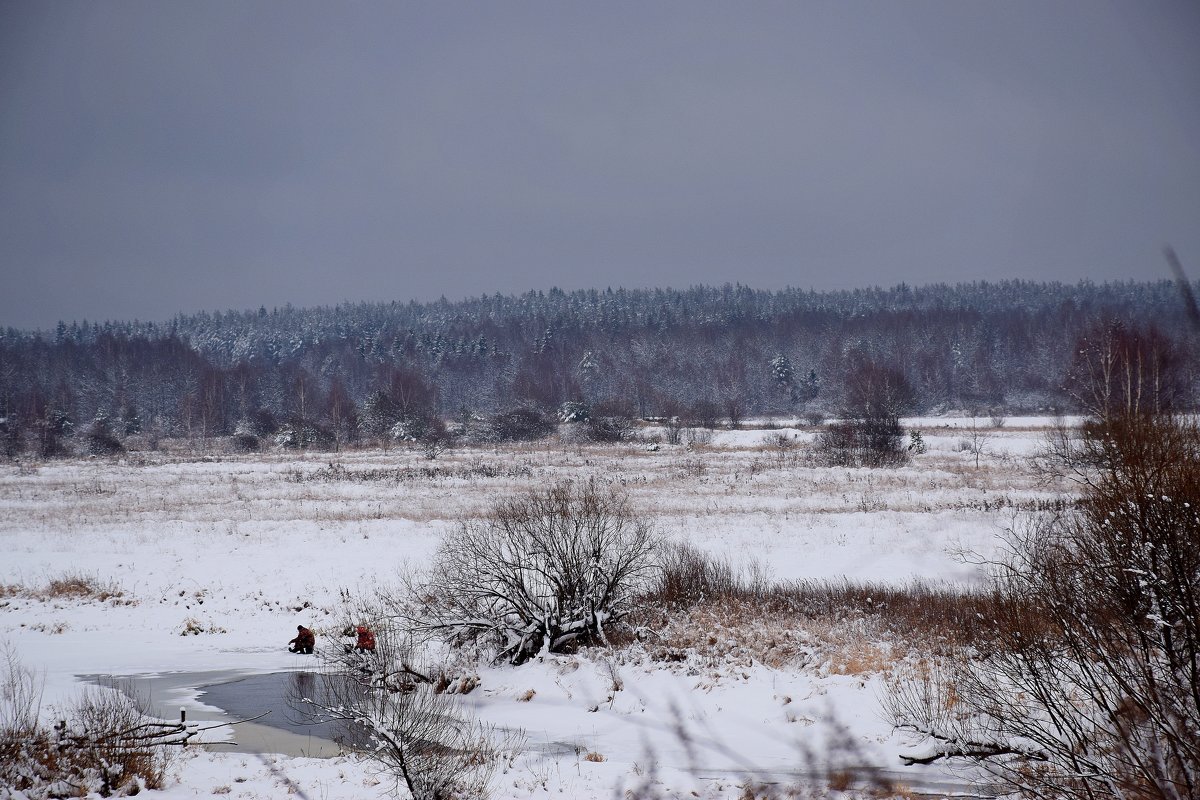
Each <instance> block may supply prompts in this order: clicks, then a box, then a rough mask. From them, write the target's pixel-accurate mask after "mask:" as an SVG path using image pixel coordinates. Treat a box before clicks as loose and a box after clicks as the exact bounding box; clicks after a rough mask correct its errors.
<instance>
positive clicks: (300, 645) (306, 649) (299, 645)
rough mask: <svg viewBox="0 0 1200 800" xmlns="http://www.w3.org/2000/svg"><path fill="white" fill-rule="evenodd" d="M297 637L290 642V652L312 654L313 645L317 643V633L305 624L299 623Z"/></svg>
mask: <svg viewBox="0 0 1200 800" xmlns="http://www.w3.org/2000/svg"><path fill="white" fill-rule="evenodd" d="M296 630H297V631H299V633H297V634H296V638H295V639H292V640H291V641H290V642H288V652H289V653H303V654H304V655H312V651H313V645H315V644H316V643H317V637H316V634H314V633H313V632H312V631H310V630H309V629H308V628H306V627H304V626H303V625H297V626H296Z"/></svg>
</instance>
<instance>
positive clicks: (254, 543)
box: [0, 418, 1063, 799]
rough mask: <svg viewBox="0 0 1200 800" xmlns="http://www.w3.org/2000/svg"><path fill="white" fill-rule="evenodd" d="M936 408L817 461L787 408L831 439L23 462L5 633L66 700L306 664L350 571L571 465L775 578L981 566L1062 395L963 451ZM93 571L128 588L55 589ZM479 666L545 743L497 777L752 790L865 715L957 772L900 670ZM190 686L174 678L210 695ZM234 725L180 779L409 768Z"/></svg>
mask: <svg viewBox="0 0 1200 800" xmlns="http://www.w3.org/2000/svg"><path fill="white" fill-rule="evenodd" d="M913 422H914V424H918V425H920V426H921V428H922V430H923V431H924V436H925V441H926V443H927V445H928V446H929V452H928V453H926V454H924V455H921V456H918V457H917V458H916V459H915V460H914V462H913V464H912V465H911V466H908V467H905V468H902V469H898V470H853V469H816V468H806V467H804V466H801V463H802V462H800V461H797V459H796V455H797V453H800V452H802V449H794V450H791V451H781V450H779V449H778V448H775V447H773V446H772V445H771V437H775V436H778V435H779V434H780V433H785V434H787V435H790V436H793V437H794V438H795V439H797V440H798V441H799V442H801V443H804V442H806V441H807V440H809V439H810V438H811V434H809V433H806V432H804V431H793V430H790V429H784V430H782V431H780V430H746V431H733V432H717V433H716V434H714V435H713V437H712V440H711V442H708V443H706V444H702V445H697V446H695V447H692V448H690V449H687V448H684V447H679V446H675V447H672V446H667V445H663V446H661V447H660V449H658V450H657V451H649V450H647V449H646V448H645V447H644V446H635V445H629V446H618V447H596V446H584V447H580V446H577V445H571V444H563V443H558V442H550V443H538V444H534V445H529V446H516V447H509V448H502V449H500V450H498V451H497V450H491V449H473V450H454V451H450V452H447V453H446V454H444V455H443V456H442V457H441V458H439V459H438V460H437V461H426V460H424V459H423V458H421V456H420V454H419V453H416V452H414V451H410V450H405V449H392V450H391V451H390V452H382V451H369V452H353V453H343V454H320V455H316V454H314V455H308V456H293V455H286V456H285V455H274V454H272V455H262V456H244V457H243V456H230V455H222V454H209V455H208V456H196V457H194V458H193V459H192V460H184V459H180V458H169V457H165V456H161V455H157V454H145V455H142V454H131V455H130V456H129V457H127V458H126V459H124V460H121V461H103V460H95V461H69V462H53V463H49V464H44V465H38V466H24V467H20V468H18V467H15V466H3V467H0V552H2V553H3V554H4V556H3V559H2V561H0V642H4V643H7V645H8V646H9V647H11V648H12V649H13V650H14V651H15V652H16V653H17V654H18V656H19V657H20V659H21V660H22V661H23V662H24V663H25V664H26V665H28V666H30V667H33V668H35V669H37V670H39V671H40V672H41V673H42V674H44V676H45V701H46V709H45V713H46V714H47V715H48V716H50V715H53V714H54V713H55V711H54V707H55V706H58V705H61V704H63V703H65V702H66V701H67V700H68V699H69V698H70V697H71V696H72V694H73V693H75V692H77V691H78V689H79V686H80V678H79V676H82V675H97V674H99V675H114V676H133V675H143V676H144V675H147V674H168V673H196V672H210V671H212V672H215V671H235V672H239V673H258V672H273V671H286V670H295V669H297V668H298V667H299V666H302V662H301V661H300V660H299V659H300V658H301V657H298V656H294V655H291V654H289V653H287V652H286V651H285V650H284V647H283V645H284V643H285V642H286V641H287V640H288V639H289V638H291V636H293V635H294V631H295V627H296V625H297V624H306V625H309V626H310V627H313V628H314V629H315V630H317V632H318V634H319V635H320V636H321V639H326V637H331V636H335V635H336V631H337V630H339V629H340V628H341V626H342V625H343V624H344V622H345V621H346V620H345V618H344V616H343V615H342V614H341V613H340V611H341V608H340V606H339V590H341V589H343V588H348V589H351V590H356V591H363V590H366V591H369V590H370V587H371V586H373V585H376V584H378V583H380V582H383V583H386V582H389V581H391V580H392V579H393V578H394V576H395V575H396V574H397V572H398V570H400V569H401V568H404V567H405V566H406V565H407V566H408V567H409V568H416V569H419V568H420V567H421V566H422V565H423V564H425V563H427V561H428V559H429V557H430V554H431V553H432V552H433V549H434V547H435V546H436V543H437V541H438V539H439V537H440V535H441V534H442V533H443V532H444V531H445V530H446V529H447V527H448V526H451V525H453V524H455V523H456V522H457V521H459V520H462V519H464V518H468V517H470V516H473V515H477V514H479V513H481V512H482V511H484V510H485V509H486V508H487V506H488V505H489V503H491V502H492V501H493V500H494V499H495V498H496V497H498V496H501V495H503V494H505V493H508V492H511V491H514V490H517V489H520V488H524V487H529V486H541V485H545V484H547V483H549V482H552V481H555V480H558V479H562V478H567V477H570V478H586V477H592V476H594V477H596V478H597V479H599V480H603V481H611V482H615V483H618V484H620V485H621V486H623V487H625V488H626V489H627V490H628V492H629V494H630V496H631V498H632V501H633V503H634V504H635V506H636V507H638V508H639V509H641V510H642V511H644V512H645V513H646V514H649V515H652V516H653V517H655V518H656V520H657V522H658V524H659V526H660V527H661V529H662V530H663V531H665V532H666V533H667V534H668V535H670V536H671V537H674V538H677V539H680V540H686V541H689V542H691V543H693V544H695V545H697V546H699V547H701V548H703V549H705V550H708V551H710V552H713V553H717V554H721V555H724V556H727V557H728V558H730V559H731V560H733V561H734V562H735V563H741V564H746V563H748V562H750V561H752V560H754V561H757V562H759V563H761V564H764V565H766V566H767V567H768V569H769V570H770V572H771V574H772V575H773V576H774V577H775V578H779V579H787V578H841V577H848V578H852V579H860V580H872V581H883V582H890V583H905V582H908V581H911V580H913V579H916V578H921V579H926V580H932V581H950V582H955V583H970V582H972V581H978V580H979V578H980V575H979V573H978V568H977V567H975V566H972V565H971V564H970V563H968V562H966V561H964V560H963V559H962V558H961V556H960V555H959V554H960V553H961V552H962V551H964V550H968V551H973V552H977V553H982V554H985V555H986V554H989V553H991V552H992V550H993V548H994V547H995V546H996V541H997V536H998V534H999V533H1000V532H1001V531H1002V530H1003V529H1004V527H1005V526H1007V525H1009V524H1011V523H1012V521H1013V518H1014V515H1015V514H1017V513H1018V509H1020V508H1022V507H1028V506H1029V505H1030V504H1031V503H1032V502H1034V501H1037V500H1045V499H1049V498H1053V497H1055V496H1056V495H1057V494H1059V493H1060V492H1061V491H1062V490H1063V487H1061V486H1053V485H1042V484H1041V483H1040V482H1039V479H1037V478H1035V477H1034V476H1033V475H1032V473H1031V471H1030V470H1029V468H1028V465H1027V462H1026V456H1028V455H1029V454H1030V453H1032V452H1033V451H1034V450H1035V449H1036V447H1037V446H1038V444H1039V442H1040V440H1041V433H1040V429H1041V428H1043V427H1045V426H1046V425H1047V424H1048V420H1022V419H1010V420H1008V421H1007V422H1006V424H1005V425H1004V427H1002V428H999V429H993V428H991V427H990V424H991V423H990V422H986V424H987V426H988V427H986V428H985V427H984V426H985V420H983V419H980V420H978V421H977V423H978V426H979V427H980V428H981V429H982V436H983V438H982V439H981V441H982V445H983V446H982V456H981V458H980V461H979V464H980V465H979V467H978V468H976V466H975V457H974V456H973V455H971V454H970V453H969V452H965V451H964V450H963V442H964V424H965V426H966V427H967V428H969V427H970V426H971V420H970V419H969V418H967V419H966V420H963V419H949V420H947V419H945V418H933V419H928V420H919V421H913ZM943 426H953V427H943ZM331 464H336V465H340V466H341V467H343V468H344V469H345V470H347V471H349V472H350V473H351V474H357V475H359V476H360V477H363V476H364V475H365V473H366V472H367V471H369V470H377V471H379V473H380V474H378V475H376V476H374V477H375V478H377V479H372V480H345V479H324V478H328V477H330V476H331V475H333V476H334V477H336V475H334V473H333V471H332V470H331V469H330V465H331ZM398 468H399V469H400V470H401V472H400V473H395V472H394V471H395V470H397V469H398ZM425 470H436V472H435V473H433V474H428V473H426V472H423V471H425ZM384 471H393V472H391V473H388V474H386V475H385V474H384ZM343 477H344V476H343ZM397 478H399V479H397ZM69 576H84V577H87V578H89V579H91V581H92V582H93V584H99V585H102V586H104V587H106V588H107V589H108V590H109V592H110V593H111V594H112V595H113V596H111V597H108V598H107V599H100V598H99V597H95V596H93V597H89V598H83V599H80V598H71V597H56V596H53V595H52V593H50V592H49V591H48V587H49V586H50V584H51V582H52V581H54V580H57V579H61V578H64V577H69ZM326 640H327V639H326ZM319 641H320V640H319ZM613 670H616V673H617V674H618V675H619V677H620V678H621V681H622V683H623V687H624V688H623V689H622V690H621V691H618V692H613V691H612V689H611V686H612V674H613ZM480 676H481V678H482V681H483V682H482V686H481V688H480V690H477V691H476V692H474V693H472V694H471V695H469V696H468V699H469V701H470V702H471V704H472V705H473V706H475V707H476V709H477V710H478V712H479V714H480V716H481V717H482V718H483V719H485V720H487V721H489V722H492V723H494V724H497V725H499V726H502V727H504V728H508V729H518V728H519V729H522V730H523V731H524V735H525V738H526V742H527V745H526V748H525V752H524V753H523V754H522V755H521V756H520V757H519V758H517V760H516V761H515V762H514V763H513V764H512V766H511V767H510V768H509V769H508V770H507V772H506V773H504V774H502V775H498V776H497V778H496V780H495V782H494V785H493V788H494V795H495V796H497V797H508V796H513V797H528V796H531V795H539V794H541V793H549V794H553V795H557V796H565V797H611V796H613V793H614V791H618V790H619V788H620V787H631V786H641V785H643V784H646V783H647V782H654V781H657V782H658V783H657V784H655V785H656V786H657V788H659V789H669V790H670V791H677V792H681V793H686V792H688V791H691V790H695V791H697V792H699V793H700V794H701V795H702V796H708V795H711V796H730V797H736V796H738V794H739V792H740V788H739V784H740V783H741V782H742V781H743V780H744V776H745V773H746V771H747V770H754V771H757V772H759V773H760V774H762V773H765V774H767V775H768V776H773V777H774V778H776V779H778V780H781V781H790V780H793V779H796V778H798V777H803V776H802V774H800V773H801V772H802V769H803V768H804V767H803V765H804V764H805V763H807V762H805V759H804V758H803V757H802V753H803V752H804V751H806V750H810V751H824V750H827V749H828V745H829V744H830V742H831V740H832V739H836V738H837V731H838V730H839V729H841V728H845V729H846V730H848V731H849V738H850V740H852V742H853V745H854V747H853V749H855V750H856V756H855V757H856V758H858V759H860V760H863V761H864V762H866V763H873V764H876V765H879V766H881V767H883V768H886V769H887V770H888V771H889V775H890V776H891V777H894V778H897V779H899V780H901V781H902V782H904V783H906V784H908V785H911V786H913V787H914V788H916V789H925V790H928V791H931V792H945V791H950V790H952V789H954V788H955V783H954V779H953V778H952V777H948V776H946V775H945V773H943V772H938V771H931V770H928V769H926V770H924V771H922V770H920V769H919V768H909V769H908V770H907V771H906V770H904V769H903V768H901V767H899V761H898V759H897V758H896V752H897V750H898V749H899V748H900V746H901V745H900V740H899V739H897V738H896V737H895V736H893V735H892V733H891V731H890V730H889V729H888V726H887V724H886V723H885V722H884V721H883V719H882V717H881V714H880V712H879V704H878V697H879V692H880V687H881V681H882V677H881V675H880V674H879V672H878V671H871V672H860V673H857V674H840V672H839V671H838V670H834V669H831V668H830V664H828V663H826V664H812V663H810V664H804V665H794V666H791V667H786V666H785V667H783V668H778V669H773V668H770V667H767V666H764V665H762V664H761V663H757V662H750V663H746V664H735V663H732V662H729V663H723V664H718V665H715V666H712V667H711V668H708V669H700V670H696V669H683V668H672V669H669V668H666V667H664V666H663V665H661V664H655V663H652V662H649V661H642V662H638V661H636V660H630V659H628V658H618V659H615V660H613V661H609V660H608V659H607V658H605V657H601V655H600V654H596V653H592V654H590V655H589V656H587V657H565V656H564V657H555V658H552V659H550V660H548V661H545V662H542V663H534V664H529V665H526V666H523V667H519V668H499V667H489V668H482V669H481V670H480ZM164 686H165V684H164ZM187 689H188V687H183V689H182V691H180V692H179V693H178V694H177V695H171V696H170V697H169V698H167V699H168V700H169V701H170V702H172V703H173V702H175V701H176V700H177V699H179V698H182V703H183V704H184V705H190V707H192V708H193V709H195V711H196V713H202V712H203V710H204V707H203V705H202V704H200V703H198V702H197V701H196V699H195V697H196V695H195V692H189V691H187ZM529 690H533V692H534V693H533V695H532V698H531V699H528V700H523V699H522V698H524V697H526V696H527V695H528V693H529ZM164 691H165V689H164ZM158 699H162V698H158ZM593 707H596V710H594V711H593V710H591V709H592V708H593ZM210 711H211V709H210ZM679 731H683V732H684V735H683V737H681V736H680V735H679V733H678V732H679ZM226 735H227V734H226ZM220 736H221V734H218V735H217V737H216V738H220ZM229 749H230V748H228V747H225V748H224V749H223V750H222V749H218V750H216V751H208V750H204V749H201V748H189V749H188V750H187V751H185V752H184V753H181V755H180V757H179V758H178V759H177V760H176V762H175V766H174V772H173V775H174V776H175V777H174V780H175V782H174V783H173V784H172V785H171V786H170V787H169V788H168V789H167V790H166V791H164V792H162V793H161V795H160V796H162V797H167V798H175V797H196V796H209V795H210V794H212V793H217V794H229V796H231V797H273V796H278V795H280V794H282V793H285V792H290V793H293V794H295V795H296V796H301V797H308V798H314V799H315V798H331V799H332V798H343V797H345V798H350V797H372V796H389V795H390V793H391V792H392V789H393V787H392V785H391V783H390V782H389V781H388V780H387V779H386V778H385V777H383V776H378V775H375V774H374V773H373V772H372V770H371V768H370V767H369V765H365V764H363V763H360V762H358V761H355V760H353V759H350V758H346V757H335V758H304V757H297V756H295V755H294V753H293V755H290V756H289V755H264V754H252V753H244V752H232V753H231V752H229ZM291 749H293V750H294V748H291ZM588 753H595V754H600V755H601V756H603V759H604V760H603V761H589V760H586V759H585V756H586V755H587V754H588Z"/></svg>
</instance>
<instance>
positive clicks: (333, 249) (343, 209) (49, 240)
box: [0, 0, 1200, 327]
mask: <svg viewBox="0 0 1200 800" xmlns="http://www.w3.org/2000/svg"><path fill="white" fill-rule="evenodd" d="M1198 37H1200V10H1197V7H1196V6H1195V5H1194V3H1191V2H1188V0H1179V2H1152V3H1138V4H1134V3H1112V4H1103V3H1096V2H1091V0H1087V1H1086V2H1085V1H1080V2H1052V3H1046V2H1041V1H1039V2H1004V3H994V4H982V3H958V2H952V1H951V0H946V1H945V2H941V1H939V2H906V3H876V2H850V3H846V2H836V3H835V2H810V3H794V2H788V3H755V4H737V5H729V4H697V3H653V4H646V3H615V4H614V3H606V4H603V6H588V5H585V4H563V3H551V2H538V3H511V4H478V5H474V6H472V5H466V4H392V3H379V4H353V5H350V6H332V5H328V4H323V3H313V4H308V5H304V4H296V3H291V2H289V3H274V2H271V3H268V2H260V3H243V2H225V3H213V2H206V3H196V4H191V5H184V4H162V3H157V2H136V3H135V2H120V3H107V4H96V3H91V4H82V3H80V4H74V3H72V4H67V3H63V4H58V3H39V2H32V1H31V2H11V0H10V1H8V2H3V3H0V265H2V266H0V270H3V275H2V277H3V281H4V285H5V291H4V292H0V325H16V326H20V327H29V326H48V325H52V324H53V323H54V322H55V321H56V320H58V319H60V318H66V319H72V318H84V317H86V318H90V319H105V318H131V317H138V318H142V319H147V318H150V319H162V318H166V317H169V316H170V315H171V314H173V313H174V312H176V311H179V310H195V309H200V308H229V307H236V308H242V307H252V306H257V305H259V304H265V305H267V306H272V305H280V304H283V303H285V302H292V303H296V304H316V303H332V302H338V301H340V300H346V299H348V300H360V299H368V300H370V299H402V300H403V299H408V298H413V297H416V298H431V297H436V296H438V295H442V294H445V295H447V296H449V297H459V296H464V295H469V294H479V293H482V292H494V291H502V292H506V291H519V290H524V289H526V288H545V287H548V286H550V285H559V286H563V287H568V288H570V287H585V286H608V285H613V286H615V285H626V286H648V285H675V286H680V285H687V284H692V283H698V282H706V283H720V282H724V281H741V282H743V283H749V284H752V285H755V286H762V287H777V286H783V285H786V284H791V285H797V286H813V287H815V288H833V287H845V286H854V285H869V284H890V283H895V282H899V281H901V280H904V281H908V282H910V283H920V282H925V281H953V280H975V279H1002V278H1008V277H1024V278H1037V279H1043V278H1050V279H1062V280H1077V279H1080V278H1084V277H1087V278H1091V279H1094V280H1109V279H1124V278H1138V279H1145V278H1157V277H1163V276H1165V270H1164V269H1163V267H1162V265H1161V263H1160V258H1159V256H1158V248H1159V247H1160V246H1161V245H1162V244H1163V243H1164V242H1167V241H1170V242H1173V243H1174V244H1175V246H1176V248H1177V249H1178V250H1179V252H1180V253H1181V255H1182V256H1183V257H1184V259H1185V261H1189V262H1190V263H1196V264H1200V226H1197V225H1196V220H1197V219H1198V218H1200V149H1198V145H1197V142H1200V104H1197V103H1196V102H1195V98H1196V97H1197V96H1200V91H1198V90H1200V53H1197V51H1196V48H1195V47H1194V42H1195V41H1196V40H1197V38H1198ZM1196 269H1197V271H1200V266H1197V267H1196Z"/></svg>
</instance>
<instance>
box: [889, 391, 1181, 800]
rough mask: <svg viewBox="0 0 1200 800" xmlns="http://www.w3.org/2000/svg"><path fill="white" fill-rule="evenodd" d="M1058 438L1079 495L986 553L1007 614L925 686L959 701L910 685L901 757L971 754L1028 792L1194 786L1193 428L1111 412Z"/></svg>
mask: <svg viewBox="0 0 1200 800" xmlns="http://www.w3.org/2000/svg"><path fill="white" fill-rule="evenodd" d="M1119 405H1120V407H1121V408H1122V409H1126V408H1127V406H1126V405H1125V404H1124V403H1121V404H1119ZM1058 445H1059V446H1060V447H1061V448H1062V449H1061V450H1059V451H1058V458H1061V459H1063V460H1064V462H1063V465H1064V466H1065V467H1066V468H1067V469H1068V470H1069V471H1070V473H1071V474H1072V475H1074V476H1075V477H1076V478H1077V479H1078V480H1080V481H1081V482H1082V484H1083V486H1084V496H1083V498H1082V500H1081V502H1080V503H1079V504H1078V506H1077V507H1076V508H1074V509H1073V510H1071V511H1069V512H1066V513H1063V514H1061V515H1056V516H1053V517H1048V518H1044V519H1041V520H1039V521H1037V522H1036V523H1034V524H1032V525H1031V526H1030V527H1029V528H1028V529H1027V530H1024V531H1022V532H1021V533H1020V534H1019V535H1014V537H1013V539H1012V541H1011V543H1010V544H1011V548H1010V554H1009V557H1008V558H1007V559H1006V560H1005V561H1004V562H1003V563H1001V564H998V565H996V566H997V574H996V577H995V588H996V591H997V592H998V593H999V594H1000V595H1001V596H1002V598H1003V600H1004V602H1003V603H1002V606H1001V607H1002V608H1003V609H1004V610H1005V611H1006V612H1007V613H1006V616H1007V619H1004V618H1001V622H1002V624H997V623H994V622H993V619H992V618H985V620H984V622H985V624H986V625H987V626H988V627H990V628H991V629H992V641H991V646H990V647H989V648H988V650H986V651H984V652H981V653H980V654H979V656H978V657H975V658H967V657H965V656H964V657H962V658H960V659H957V660H955V661H953V662H951V666H950V669H949V670H948V672H947V673H946V674H944V675H943V676H941V677H940V678H938V680H937V681H936V683H937V684H938V685H937V686H935V687H933V688H934V690H936V691H938V692H941V693H942V694H947V693H950V692H952V693H953V694H954V696H955V697H956V698H958V702H959V703H961V710H962V713H961V714H959V715H957V716H956V717H955V718H953V719H949V720H947V719H944V718H936V717H930V716H929V715H928V714H925V715H922V714H921V713H918V712H919V710H920V706H921V703H920V702H911V696H912V689H911V687H910V688H909V689H908V690H907V691H908V692H909V695H910V701H906V702H904V703H901V704H900V705H901V706H902V707H901V709H900V713H899V714H897V718H896V720H895V721H896V722H897V724H898V725H900V726H902V727H907V728H909V729H911V730H914V731H917V732H918V733H920V734H921V735H923V736H925V737H926V740H927V746H926V747H925V748H924V749H923V750H921V751H918V752H916V753H912V754H909V755H907V756H905V760H906V761H908V762H910V763H917V762H921V763H927V762H930V761H935V760H939V759H946V758H967V759H973V760H979V761H981V762H982V764H983V766H984V768H985V769H987V770H988V771H989V772H991V773H992V774H993V775H994V776H995V777H996V778H998V779H999V780H1001V781H1002V782H1004V783H1006V784H1007V785H1008V786H1009V787H1010V788H1012V789H1013V790H1014V791H1019V792H1021V793H1024V794H1026V795H1029V796H1036V797H1051V796H1053V797H1069V798H1081V799H1082V798H1089V800H1091V799H1092V798H1098V797H1137V798H1196V797H1200V737H1197V736H1196V735H1195V732H1196V731H1197V730H1200V590H1198V587H1200V549H1198V548H1197V547H1196V546H1195V532H1196V530H1197V529H1198V525H1200V517H1198V515H1197V509H1198V508H1200V429H1198V427H1197V423H1196V421H1195V420H1193V419H1180V418H1173V417H1167V416H1156V415H1153V414H1148V413H1139V414H1130V415H1125V414H1122V415H1121V416H1114V417H1109V418H1102V419H1099V420H1097V421H1095V422H1093V423H1092V424H1090V425H1089V426H1086V427H1085V428H1084V430H1082V431H1081V432H1080V434H1079V436H1078V437H1077V438H1075V439H1066V440H1059V442H1058Z"/></svg>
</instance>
